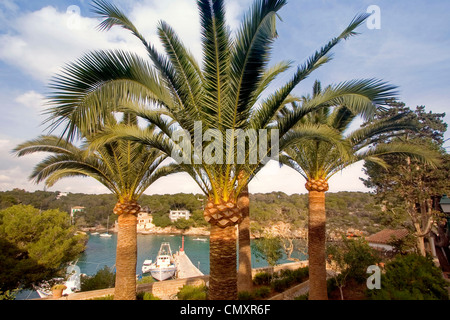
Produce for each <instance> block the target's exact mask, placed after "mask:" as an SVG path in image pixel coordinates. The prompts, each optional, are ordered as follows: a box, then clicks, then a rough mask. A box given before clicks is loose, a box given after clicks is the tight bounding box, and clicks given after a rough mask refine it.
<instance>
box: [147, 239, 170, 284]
mask: <svg viewBox="0 0 450 320" xmlns="http://www.w3.org/2000/svg"><path fill="white" fill-rule="evenodd" d="M176 271H177V267H176V265H175V263H174V260H173V256H172V250H171V249H170V244H169V243H167V242H164V243H162V244H161V248H160V249H159V252H158V256H157V257H156V261H155V262H152V260H146V261H144V264H143V265H142V273H143V274H148V273H150V274H151V275H152V277H153V278H155V279H156V280H158V281H164V280H167V279H170V278H172V277H173V276H174V275H175V273H176Z"/></svg>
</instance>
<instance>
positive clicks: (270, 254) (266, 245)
mask: <svg viewBox="0 0 450 320" xmlns="http://www.w3.org/2000/svg"><path fill="white" fill-rule="evenodd" d="M251 246H252V252H254V254H255V256H256V257H257V258H259V259H264V260H265V261H267V263H268V264H269V265H270V266H272V267H274V266H276V265H277V262H278V260H280V259H281V258H282V257H283V247H282V244H281V240H280V239H279V238H276V237H266V238H261V239H255V241H253V242H252V245H251Z"/></svg>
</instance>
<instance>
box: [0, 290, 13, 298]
mask: <svg viewBox="0 0 450 320" xmlns="http://www.w3.org/2000/svg"><path fill="white" fill-rule="evenodd" d="M16 294H17V290H13V291H11V290H6V291H5V292H3V291H0V301H2V300H15V299H16Z"/></svg>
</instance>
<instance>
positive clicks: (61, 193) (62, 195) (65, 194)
mask: <svg viewBox="0 0 450 320" xmlns="http://www.w3.org/2000/svg"><path fill="white" fill-rule="evenodd" d="M67 196H68V193H67V192H60V193H59V194H58V195H57V196H56V200H59V199H61V198H62V197H67Z"/></svg>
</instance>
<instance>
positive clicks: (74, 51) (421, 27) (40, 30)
mask: <svg viewBox="0 0 450 320" xmlns="http://www.w3.org/2000/svg"><path fill="white" fill-rule="evenodd" d="M113 2H114V3H115V4H117V5H118V6H119V7H120V8H122V9H123V10H125V11H126V12H127V13H128V15H129V17H130V18H131V19H132V20H133V21H134V22H135V24H136V25H137V27H138V28H139V29H140V30H141V33H143V34H144V35H145V36H146V37H147V39H149V40H150V41H153V42H155V43H157V42H156V41H157V38H156V34H155V29H156V23H157V21H158V20H160V19H163V20H166V21H167V22H168V23H169V24H171V25H172V26H173V27H174V28H175V30H176V31H177V32H178V33H179V34H180V36H181V37H182V38H183V40H184V42H185V43H186V44H188V46H189V47H190V48H191V50H192V51H193V53H194V54H195V55H196V56H197V57H199V56H200V54H201V53H200V52H201V51H200V42H199V24H198V13H197V8H196V4H195V1H194V0H166V1H156V0H139V1H138V0H114V1H113ZM90 3H91V2H90V0H63V1H61V0H58V1H56V0H33V1H25V0H1V1H0V108H1V118H0V190H1V191H4V190H10V189H12V188H14V187H19V188H24V189H26V190H29V191H33V190H36V189H43V185H37V186H36V185H34V184H33V183H31V182H29V181H28V180H27V177H28V175H29V174H30V172H31V169H32V167H33V166H34V165H35V164H36V163H37V161H39V159H42V156H38V155H33V156H29V157H26V158H21V159H16V158H14V157H12V156H11V155H10V150H11V149H12V148H14V146H16V145H17V144H19V143H21V142H23V141H25V140H29V139H33V138H35V137H37V136H38V135H40V134H42V133H44V132H45V131H44V129H45V127H43V126H41V125H40V124H41V122H42V121H43V120H44V117H43V116H42V115H41V112H42V111H43V110H44V109H45V106H44V103H43V98H44V97H45V94H46V93H47V85H48V81H49V79H50V77H51V76H52V75H53V74H54V73H55V72H58V70H60V68H61V67H62V66H63V65H64V63H67V62H69V61H72V60H74V59H76V58H78V57H80V56H81V55H82V54H83V53H85V52H87V51H89V50H95V49H112V48H121V49H126V50H131V51H135V52H138V53H142V54H144V51H143V48H142V47H141V46H140V44H139V43H138V42H137V41H136V40H134V39H133V37H132V36H131V35H129V34H128V33H126V32H124V31H123V30H118V29H113V30H112V31H111V32H108V33H104V32H98V31H97V30H96V29H95V27H96V26H97V25H98V23H99V20H98V19H97V18H96V17H95V16H94V15H93V14H92V13H91V12H90V9H89V8H90ZM227 4H228V5H227V8H228V12H227V14H228V20H229V24H230V26H231V28H232V29H234V28H236V27H237V26H238V25H239V21H240V18H241V14H242V13H244V12H245V11H246V10H247V8H248V6H249V5H250V4H251V0H241V1H238V0H228V1H227ZM371 5H376V6H378V7H379V8H380V10H381V29H379V30H370V29H369V28H368V27H367V26H366V25H363V26H361V27H360V29H359V30H358V31H359V32H360V33H361V34H360V35H359V36H358V37H355V38H352V39H350V40H348V41H346V42H345V43H343V44H341V45H339V47H338V48H337V49H336V50H334V60H333V61H332V62H331V63H329V64H328V65H326V66H325V67H323V68H322V69H320V70H318V71H317V72H315V73H314V74H313V76H312V77H311V78H310V79H307V80H306V81H304V82H303V83H302V84H301V85H300V86H299V87H298V88H297V89H296V90H295V93H296V94H299V95H301V94H305V93H309V92H310V91H311V86H312V83H313V81H314V80H316V79H319V80H321V81H322V83H323V84H330V83H336V82H340V81H346V80H350V79H356V78H379V79H383V80H386V81H389V82H390V83H392V84H395V85H397V86H399V91H400V97H399V98H400V100H401V101H404V102H405V103H407V105H408V106H410V107H411V108H415V107H416V106H417V105H425V106H427V110H429V111H433V112H447V113H448V115H447V117H446V121H447V122H449V123H450V112H449V111H450V109H449V102H448V101H450V87H449V84H450V54H449V52H450V31H449V30H450V19H448V12H450V1H448V0H433V1H425V0H417V1H406V0H398V1H387V0H368V1H363V0H352V1H350V0H343V1H337V0H315V1H311V0H291V1H289V3H288V5H287V6H286V7H285V8H284V9H283V10H282V11H281V13H280V16H281V18H282V22H280V23H279V25H278V28H279V39H278V40H277V41H276V43H275V48H274V54H273V61H274V62H277V61H280V60H292V61H294V65H297V64H301V63H303V62H304V61H305V59H306V58H307V57H309V56H310V55H311V54H313V53H314V51H315V50H317V49H319V48H320V47H321V46H323V45H324V44H325V43H326V42H328V41H329V40H330V39H331V38H332V37H334V36H337V35H338V34H339V33H340V32H341V31H342V30H343V29H344V28H345V27H346V26H347V25H348V23H349V22H350V21H351V20H352V18H353V17H354V16H355V15H356V14H357V13H361V12H366V10H367V8H368V7H369V6H371ZM74 9H77V10H78V9H79V13H80V15H79V16H76V15H73V13H72V12H74V11H73V10H74ZM291 74H292V72H291V73H287V74H286V75H285V76H284V77H281V78H280V79H278V80H277V82H276V83H275V84H274V86H272V87H271V88H272V89H273V88H276V87H277V86H280V85H281V84H283V83H284V82H285V81H287V80H289V78H290V75H291ZM447 138H450V135H449V134H447ZM447 145H449V146H450V143H448V144H447ZM361 167H362V166H361V164H358V165H354V166H353V167H351V168H349V169H346V170H344V171H343V172H342V173H340V174H338V175H337V176H336V177H334V178H333V179H332V180H331V182H330V184H331V191H334V192H336V191H345V190H347V191H367V189H365V188H364V186H363V185H362V183H361V182H360V181H359V177H363V173H362V172H361ZM304 184H305V182H304V181H303V179H302V178H301V176H300V175H298V174H297V173H295V172H294V171H292V170H291V169H287V168H282V169H280V168H279V167H278V166H277V165H276V164H272V165H269V166H268V168H267V169H265V170H263V172H261V173H260V175H259V176H258V177H257V178H256V179H255V181H254V182H252V184H251V185H250V189H251V192H271V191H283V192H286V193H288V194H292V193H305V192H306V190H305V188H304ZM50 190H61V191H69V192H87V193H103V192H107V190H105V189H104V188H103V187H102V186H101V185H99V184H98V183H96V182H94V181H92V180H90V179H71V180H66V181H62V182H60V183H58V184H57V185H56V186H55V187H53V188H52V189H50ZM198 191H199V190H198V189H197V188H196V186H195V184H194V183H193V182H192V181H191V180H190V178H189V177H186V176H185V175H182V174H181V175H177V176H174V177H171V178H165V179H163V180H161V181H159V182H158V183H156V184H155V185H154V186H152V187H151V188H150V189H149V191H148V192H147V193H162V194H164V193H176V192H198Z"/></svg>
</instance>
